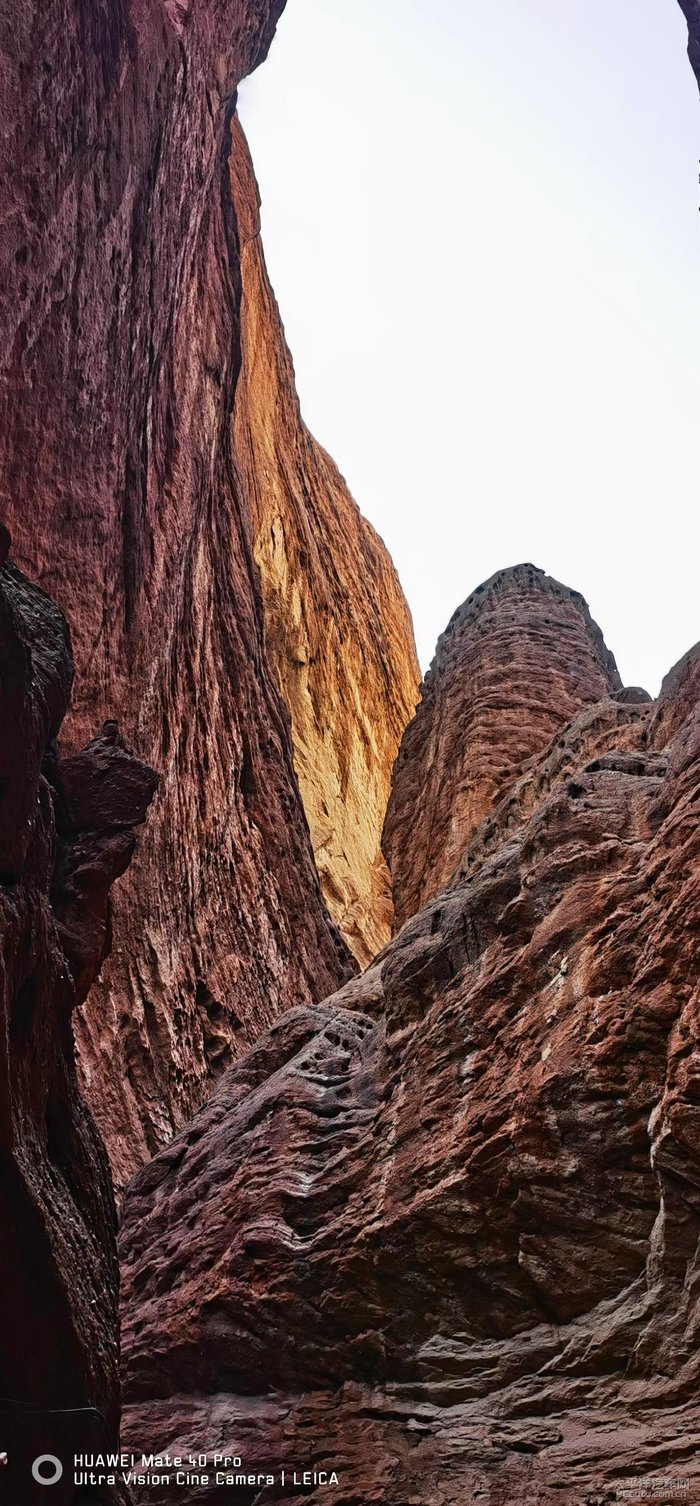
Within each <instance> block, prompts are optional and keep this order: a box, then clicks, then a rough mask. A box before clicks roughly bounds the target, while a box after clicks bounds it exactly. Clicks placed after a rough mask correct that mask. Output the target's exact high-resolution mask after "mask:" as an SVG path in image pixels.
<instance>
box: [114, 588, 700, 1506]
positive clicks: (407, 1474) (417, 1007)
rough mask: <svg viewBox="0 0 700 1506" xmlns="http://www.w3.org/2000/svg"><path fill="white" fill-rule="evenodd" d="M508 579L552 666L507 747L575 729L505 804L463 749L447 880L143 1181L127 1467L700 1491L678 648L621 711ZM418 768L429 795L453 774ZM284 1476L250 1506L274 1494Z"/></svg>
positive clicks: (693, 1114)
mask: <svg viewBox="0 0 700 1506" xmlns="http://www.w3.org/2000/svg"><path fill="white" fill-rule="evenodd" d="M516 585H517V587H518V589H517V592H516V593H515V594H513V593H512V592H509V603H508V614H507V619H506V620H507V622H508V625H509V628H508V631H509V633H510V634H511V639H510V641H511V642H513V643H515V642H519V643H523V644H528V643H530V644H542V643H545V642H547V644H548V652H547V655H546V656H544V655H543V656H542V658H541V659H540V662H539V666H538V664H537V661H536V659H531V661H530V663H531V672H530V677H529V684H528V707H529V708H530V710H529V711H528V710H527V709H525V708H524V707H523V704H522V697H521V695H520V690H519V687H520V685H521V683H522V681H521V679H520V661H519V660H518V659H517V658H516V660H515V697H516V699H517V700H518V703H519V715H518V726H519V742H518V748H520V747H521V746H522V747H524V748H526V749H528V748H529V749H532V748H533V747H534V746H536V742H537V740H538V739H540V737H541V735H542V711H541V708H542V706H543V705H545V706H550V705H551V704H552V700H553V699H554V702H555V705H556V694H557V687H560V694H563V692H562V691H561V687H567V686H571V687H572V688H571V689H570V690H567V691H566V694H568V695H569V696H570V714H571V720H569V721H568V722H567V724H566V725H561V724H559V725H558V726H557V727H556V730H555V733H554V736H553V737H552V738H550V740H549V742H548V745H547V746H545V747H543V748H541V751H540V753H539V756H532V757H531V758H530V761H529V763H528V766H527V768H526V769H524V770H522V771H521V772H519V774H518V777H517V778H516V779H515V783H514V785H513V786H512V788H510V789H506V790H505V791H504V792H503V793H502V794H501V796H500V798H499V794H498V791H497V790H496V791H494V780H493V777H492V770H493V768H494V761H493V759H492V758H491V757H489V758H486V759H484V761H483V763H482V765H481V767H482V769H483V770H484V779H485V790H484V799H483V809H484V810H486V811H487V814H486V816H485V819H484V820H483V821H482V823H481V824H480V825H478V824H476V821H474V822H470V821H467V822H466V824H465V827H464V831H465V839H466V841H467V843H468V846H467V850H466V852H463V853H462V854H461V860H460V865H459V872H458V874H457V875H456V876H455V878H454V880H453V882H452V883H451V886H450V889H449V891H448V892H446V893H443V894H439V895H436V896H435V897H433V898H432V899H431V900H430V901H429V903H428V904H427V905H426V906H425V907H424V908H423V909H421V910H420V911H419V913H418V914H416V915H415V916H414V917H413V918H412V919H411V920H409V922H408V923H407V924H406V925H404V927H403V929H402V930H401V932H400V933H399V935H398V936H397V937H396V939H395V940H394V941H393V942H392V943H391V945H390V946H389V947H388V948H387V949H386V950H385V952H384V953H383V954H382V956H381V957H380V958H379V959H377V961H376V963H375V964H374V966H373V967H372V968H371V969H370V970H369V972H368V973H367V974H366V975H365V976H364V977H363V978H359V979H356V980H353V981H352V982H351V983H349V984H348V985H347V986H346V987H345V988H344V989H343V990H342V991H341V992H340V993H338V994H337V995H336V996H335V997H333V998H331V999H330V1000H329V1001H327V1002H326V1003H325V1004H324V1005H322V1006H320V1007H317V1008H316V1009H298V1010H295V1011H293V1012H291V1013H290V1014H288V1015H286V1016H285V1017H284V1018H283V1019H282V1020H280V1021H279V1022H278V1023H277V1024H276V1025H275V1026H274V1027H273V1029H272V1030H271V1031H270V1032H269V1033H268V1034H267V1035H266V1036H265V1037H264V1038H263V1039H262V1040H261V1041H260V1042H259V1043H258V1045H257V1046H256V1047H255V1048H254V1049H253V1050H252V1051H251V1052H250V1053H249V1054H248V1056H247V1057H246V1058H245V1060H244V1061H243V1062H241V1063H240V1064H239V1065H237V1066H235V1067H233V1068H232V1069H230V1071H229V1072H227V1074H226V1075H225V1076H224V1077H223V1079H222V1081H221V1083H220V1085H219V1087H218V1088H217V1090H216V1092H215V1094H214V1095H213V1097H212V1098H211V1099H210V1101H209V1103H208V1104H207V1105H206V1107H205V1108H204V1109H203V1110H202V1111H201V1112H200V1114H199V1115H198V1116H197V1118H196V1119H195V1120H194V1122H193V1124H192V1125H191V1126H190V1128H189V1130H188V1131H187V1132H186V1133H185V1134H183V1135H182V1136H181V1137H179V1138H178V1139H176V1140H175V1142H174V1143H173V1145H172V1146H171V1147H170V1148H169V1150H168V1151H167V1152H166V1153H164V1154H162V1155H160V1156H158V1157H156V1159H155V1160H154V1161H153V1162H152V1163H151V1165H150V1166H149V1167H147V1168H146V1169H145V1170H144V1171H143V1172H142V1173H141V1174H140V1175H139V1176H138V1177H137V1178H136V1180H135V1182H134V1184H133V1186H132V1188H131V1189H130V1191H129V1193H128V1196H127V1201H126V1206H125V1216H124V1223H123V1228H122V1236H121V1244H122V1260H123V1272H124V1304H125V1316H124V1348H125V1378H126V1387H127V1400H128V1403H129V1405H128V1409H127V1417H126V1438H127V1440H128V1441H129V1442H130V1443H134V1444H135V1443H137V1441H138V1440H140V1439H141V1438H142V1437H143V1436H144V1433H146V1434H150V1435H152V1436H155V1435H157V1436H158V1437H159V1438H161V1439H163V1440H164V1444H165V1442H167V1444H168V1445H170V1446H172V1447H176V1446H180V1445H184V1441H185V1440H186V1439H191V1438H192V1437H196V1438H197V1439H198V1441H199V1444H200V1446H201V1448H202V1449H203V1450H204V1449H207V1448H209V1449H210V1450H212V1451H213V1450H215V1449H219V1450H221V1449H222V1447H224V1446H225V1444H226V1442H227V1440H231V1439H234V1438H235V1439H236V1440H237V1447H238V1449H239V1451H240V1452H241V1454H242V1455H243V1457H244V1459H245V1460H246V1461H247V1465H248V1467H249V1468H250V1469H251V1470H262V1471H265V1470H267V1469H268V1468H272V1469H273V1470H276V1471H279V1468H280V1467H281V1466H282V1465H286V1466H287V1468H288V1469H291V1468H293V1467H294V1465H295V1463H296V1464H300V1463H303V1461H304V1460H309V1459H312V1460H313V1464H314V1466H315V1467H316V1468H317V1469H327V1470H331V1469H335V1470H337V1471H338V1473H339V1482H338V1484H337V1485H333V1486H330V1487H323V1486H319V1487H318V1488H317V1489H314V1488H310V1489H307V1490H306V1491H305V1492H304V1494H305V1495H306V1497H307V1499H310V1500H312V1501H318V1502H321V1501H324V1502H326V1503H327V1506H358V1503H359V1502H362V1503H363V1506H368V1503H371V1502H376V1503H379V1502H382V1503H388V1506H407V1503H409V1502H413V1503H416V1506H418V1503H420V1506H463V1503H464V1502H465V1501H466V1500H472V1499H474V1500H476V1499H484V1500H486V1501H488V1502H491V1503H493V1506H496V1503H498V1506H511V1503H512V1506H515V1503H518V1506H519V1503H520V1502H524V1501H525V1500H527V1501H528V1502H533V1503H535V1506H545V1503H548V1506H549V1503H552V1502H554V1501H557V1502H559V1503H561V1506H574V1503H575V1506H579V1503H580V1502H581V1501H589V1502H593V1501H595V1502H599V1503H601V1502H608V1501H612V1500H614V1499H616V1493H617V1491H618V1490H619V1489H620V1488H621V1486H622V1485H623V1484H624V1482H625V1481H628V1482H629V1480H630V1477H641V1476H644V1475H645V1474H651V1475H652V1476H653V1478H654V1480H655V1482H656V1485H657V1486H658V1482H659V1480H660V1479H661V1478H662V1477H674V1478H678V1477H685V1478H689V1479H690V1482H691V1485H690V1490H689V1492H688V1493H686V1495H685V1499H687V1500H689V1501H692V1502H695V1501H698V1500H700V1463H699V1462H698V1461H699V1460H700V1452H699V1451H698V1443H699V1442H700V1409H699V1408H698V1402H697V1385H698V1379H699V1369H698V1367H699V1360H698V1352H697V1343H696V1331H697V1319H698V1309H697V1301H698V1298H697V1292H698V1270H697V1249H698V1239H699V1236H700V1223H699V1212H698V1205H697V1196H696V1191H695V1189H696V1187H697V1184H698V1181H699V1180H700V1140H699V1139H698V1125H697V1119H698V1107H697V1083H698V1080H699V1078H700V1056H699V1054H698V1050H697V1038H698V1018H697V1014H698V999H699V998H700V972H699V970H698V952H697V945H696V939H697V930H698V926H699V925H700V808H699V806H698V802H697V798H696V797H697V790H698V784H699V781H700V702H699V700H698V693H699V691H700V677H699V676H698V669H697V662H698V661H697V655H693V656H691V657H690V658H689V660H688V661H687V662H684V663H683V664H682V665H681V666H680V667H679V668H678V669H677V671H676V672H674V674H673V675H672V676H670V677H669V679H668V680H667V682H666V684H665V686H664V691H663V693H662V697H661V699H660V701H659V702H658V703H656V704H651V703H650V702H649V698H648V697H647V696H645V694H644V692H624V693H620V692H619V691H618V690H617V689H616V690H614V691H613V693H612V694H611V693H610V687H611V686H612V685H616V684H617V680H616V676H615V674H614V670H613V669H612V662H611V660H610V658H609V656H608V655H607V652H606V650H605V648H604V645H603V642H602V639H601V638H600V636H599V634H598V632H597V630H596V629H594V628H593V625H592V624H591V623H590V619H588V617H587V614H586V611H585V607H584V605H583V603H582V602H581V599H580V598H578V597H576V596H575V595H573V594H572V593H569V592H565V591H564V590H563V588H559V587H557V588H555V587H554V586H553V585H552V584H551V583H547V582H544V581H542V580H539V579H532V580H530V579H529V578H526V579H524V580H523V579H520V578H519V577H518V576H516ZM481 599H482V598H481V596H478V597H477V600H479V601H481ZM497 605H498V603H495V604H494V603H492V604H489V602H488V600H487V601H486V602H485V605H484V619H483V623H484V626H483V641H482V639H481V637H480V635H479V634H478V633H477V632H476V631H475V622H474V614H473V612H472V610H471V609H469V611H468V613H467V614H460V616H458V622H459V620H460V618H461V620H462V621H464V619H465V616H466V617H467V619H468V620H469V624H470V629H469V632H464V633H462V634H460V635H459V638H458V639H457V642H458V643H461V649H462V653H463V656H464V657H463V659H462V664H461V675H460V673H459V659H458V649H457V644H456V643H455V644H454V645H452V653H451V659H452V673H451V674H450V676H449V677H448V676H445V677H440V678H438V679H437V682H435V681H434V682H433V687H434V688H433V692H432V695H433V701H434V705H433V717H434V720H435V724H436V725H439V726H444V725H445V721H446V711H447V708H446V707H445V706H442V705H441V704H440V698H441V696H442V695H443V694H444V696H445V698H446V699H447V700H448V702H449V708H450V715H451V716H453V715H457V714H458V713H459V710H460V708H459V688H458V687H459V685H460V684H461V687H462V696H463V699H464V703H465V704H464V707H463V708H462V711H463V712H466V710H467V708H468V713H469V718H470V720H471V722H472V723H473V724H475V725H479V724H480V716H479V711H480V708H479V705H478V689H477V684H476V682H475V678H474V663H475V652H474V639H475V637H476V639H477V642H478V644H479V656H480V658H479V662H480V663H482V664H484V663H486V662H487V660H488V658H489V655H488V639H489V634H493V635H494V640H495V643H499V642H501V634H502V622H503V614H502V613H501V611H500V610H494V609H493V608H494V606H497ZM554 614H556V615H557V618H559V616H560V615H561V617H562V621H561V623H560V626H559V630H558V632H557V633H556V634H552V635H551V636H550V635H549V634H548V631H547V629H548V627H549V626H550V625H551V618H552V615H554ZM547 618H549V619H550V622H549V623H548V622H547V620H546V619H547ZM572 640H574V641H575V643H576V655H575V663H576V665H578V672H577V673H575V665H574V660H572V655H571V644H572ZM495 643H494V645H493V646H494V647H495ZM494 657H495V655H494ZM581 666H583V668H582V667H581ZM586 674H587V675H588V676H589V678H586V677H585V676H586ZM596 677H597V679H598V698H597V699H596V700H593V699H592V697H591V696H590V695H589V694H588V691H589V689H590V686H591V682H592V680H593V681H595V678H596ZM478 684H479V685H480V687H481V690H482V693H483V694H484V696H485V697H486V698H487V701H488V705H489V706H491V705H492V690H491V685H492V682H491V680H490V678H489V676H488V674H483V676H482V677H481V679H480V681H479V682H478ZM581 688H582V689H583V694H581V693H580V690H581ZM550 690H551V691H552V692H553V693H552V694H550ZM501 697H502V703H503V706H504V708H505V707H507V705H508V687H507V683H506V681H505V680H503V681H502V682H501ZM580 702H584V703H585V704H583V705H580ZM559 704H561V702H560V703H559ZM420 715H421V713H420V711H419V713H418V716H419V717H420ZM528 716H530V717H531V718H532V725H531V727H530V728H529V729H528V727H527V726H526V725H525V723H526V722H527V717H528ZM556 720H557V721H559V718H558V717H557V718H556ZM498 725H503V723H502V722H501V723H499V724H498ZM528 733H530V734H531V735H528ZM407 741H408V745H409V747H410V746H411V739H410V735H409V739H408V740H407ZM418 757H419V759H420V760H422V759H423V757H424V753H423V745H422V743H421V742H420V741H419V742H418ZM519 764H520V758H518V761H517V764H516V763H515V761H513V762H512V764H511V770H510V772H511V774H512V773H514V772H515V771H516V769H517V768H518V767H519ZM422 767H423V770H424V777H425V785H424V787H423V790H422V795H423V799H424V801H425V803H426V804H429V803H430V801H431V799H434V797H435V793H436V792H435V790H434V789H433V788H432V786H431V780H432V779H433V778H434V779H435V782H436V783H437V785H438V788H439V789H440V788H442V781H443V768H442V765H441V764H439V763H436V764H434V765H433V769H432V771H431V769H430V768H429V766H428V765H427V763H423V764H422ZM498 768H499V769H503V768H505V763H504V760H503V759H501V760H500V762H499V763H498ZM409 773H410V770H409V768H408V760H406V762H405V766H402V769H401V771H400V777H409ZM479 794H480V791H479V788H478V785H477V787H476V789H475V791H474V795H475V798H476V802H477V804H478V798H479ZM425 831H426V835H427V838H430V835H431V829H430V827H427V828H425ZM288 1479H289V1476H288ZM277 1480H278V1483H277V1484H276V1486H275V1487H274V1489H273V1488H270V1489H260V1490H259V1491H257V1493H256V1492H255V1491H252V1490H251V1492H250V1493H249V1497H246V1499H248V1498H249V1499H250V1501H253V1500H255V1501H259V1502H261V1503H262V1502H264V1501H266V1500H270V1501H271V1500H275V1501H278V1502H282V1501H285V1502H286V1501H291V1500H292V1499H296V1497H297V1494H298V1492H297V1491H295V1490H294V1489H293V1488H291V1487H290V1486H289V1485H287V1486H286V1487H285V1488H284V1489H283V1488H281V1486H280V1484H279V1474H278V1475H277ZM213 1498H214V1497H213V1495H212V1493H211V1492H210V1491H208V1490H207V1488H205V1487H203V1488H202V1489H201V1490H199V1489H198V1490H192V1491H190V1492H185V1493H184V1494H183V1496H182V1499H183V1500H187V1501H188V1502H189V1501H192V1502H194V1501H198V1502H203V1501H206V1500H209V1499H213ZM137 1499H139V1500H144V1501H153V1502H155V1501H161V1500H162V1501H163V1502H165V1500H166V1499H167V1495H166V1494H165V1493H162V1492H161V1493H159V1492H158V1490H157V1489H154V1490H152V1491H143V1492H141V1493H139V1494H138V1495H137Z"/></svg>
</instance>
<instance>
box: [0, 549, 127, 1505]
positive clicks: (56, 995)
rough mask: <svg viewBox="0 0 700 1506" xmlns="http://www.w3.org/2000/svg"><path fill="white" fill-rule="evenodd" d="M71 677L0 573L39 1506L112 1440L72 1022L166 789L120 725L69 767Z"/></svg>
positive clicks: (60, 632)
mask: <svg viewBox="0 0 700 1506" xmlns="http://www.w3.org/2000/svg"><path fill="white" fill-rule="evenodd" d="M0 542H1V543H2V555H3V558H4V554H5V552H6V549H7V542H8V541H7V535H6V533H5V530H2V540H1V541H0ZM72 673H73V670H72V661H71V655H70V647H69V642H68V634H67V630H66V626H65V622H64V620H63V618H62V617H61V614H60V613H59V611H58V610H57V608H56V607H55V606H54V604H53V603H52V602H51V600H50V599H49V598H48V597H47V596H45V595H44V593H43V592H42V591H40V590H39V589H37V587H36V586H33V585H30V583H29V581H28V580H27V579H26V578H25V577H24V576H23V575H22V574H20V572H19V571H18V570H16V569H15V568H14V566H12V565H9V564H7V563H0V1017H1V1019H0V1028H1V1030H2V1051H1V1052H0V1060H1V1067H0V1201H1V1204H2V1217H1V1218H0V1335H1V1342H0V1447H1V1448H2V1450H3V1451H4V1452H6V1453H7V1456H8V1463H7V1467H6V1469H5V1470H3V1474H2V1488H3V1492H4V1491H5V1490H7V1492H8V1495H7V1499H8V1500H10V1499H11V1500H12V1501H13V1502H17V1503H18V1506H24V1503H26V1502H29V1501H32V1502H33V1501H35V1500H36V1501H39V1500H41V1499H42V1497H43V1494H44V1487H42V1486H40V1485H33V1483H32V1480H31V1475H30V1466H31V1461H32V1459H34V1458H35V1457H36V1456H37V1455H38V1454H41V1453H53V1454H56V1455H57V1456H58V1457H59V1458H60V1459H62V1460H63V1462H64V1464H65V1466H66V1477H65V1479H64V1481H63V1483H62V1484H61V1485H59V1486H57V1487H55V1488H54V1490H53V1498H54V1499H55V1500H56V1501H57V1503H58V1506H62V1503H64V1502H68V1501H72V1500H73V1486H72V1483H70V1482H71V1481H72V1477H73V1465H72V1456H73V1454H74V1453H75V1452H77V1451H79V1450H83V1449H86V1448H87V1449H95V1450H96V1451H99V1450H100V1449H104V1448H107V1447H110V1446H111V1447H112V1448H114V1447H115V1445H116V1442H117V1439H118V1423H119V1384H118V1370H117V1349H118V1345H117V1294H118V1270H117V1257H116V1244H115V1223H116V1218H115V1212H114V1203H113V1198H112V1188H111V1182H110V1176H109V1169H108V1163H107V1157H106V1154H105V1151H104V1147H103V1146H102V1144H101V1142H100V1139H99V1136H98V1134H97V1132H96V1130H95V1127H94V1125H93V1122H92V1119H91V1118H90V1115H89V1114H88V1113H87V1111H86V1109H85V1108H84V1106H83V1104H82V1102H81V1099H80V1096H79V1093H78V1085H77V1080H76V1072H75V1060H74V1045H73V1034H72V1011H73V1010H74V1009H75V1007H76V1005H77V1004H79V1003H80V1002H81V1001H82V1000H83V999H84V998H85V996H86V994H87V991H88V989H89V987H90V985H91V983H92V981H93V980H94V978H95V977H96V975H97V972H98V971H99V968H100V966H101V964H102V961H103V960H104V958H105V956H106V955H107V952H108V950H109V946H110V940H111V927H110V914H109V889H110V885H111V884H112V883H113V881H114V880H115V878H117V877H119V875H121V874H122V873H123V872H124V870H125V868H126V866H127V864H128V862H129V860H130V858H131V855H132V853H133V850H134V844H135V837H134V827H135V826H138V825H140V823H141V822H142V821H143V820H144V817H145V814H146V810H147V807H148V804H149V802H150V800H151V797H152V795H153V793H154V790H155V786H156V782H157V781H156V778H155V775H154V774H153V772H152V770H151V769H149V768H148V767H147V766H145V765H144V764H142V763H140V762H139V761H138V760H137V759H135V758H133V757H132V756H131V755H130V754H129V753H128V752H127V751H126V749H125V747H124V745H123V743H122V742H121V740H120V738H119V736H118V734H117V731H116V728H115V727H114V725H110V726H108V727H106V728H105V730H104V732H103V734H102V735H101V736H100V737H98V738H97V739H96V740H95V741H93V742H92V743H91V744H90V745H89V746H88V747H87V748H85V749H84V750H83V751H82V752H81V753H78V754H77V755H76V756H75V757H73V758H70V759H67V760H62V759H61V757H60V754H59V751H58V747H57V744H56V742H55V738H56V735H57V733H58V731H59V728H60V725H61V722H62V719H63V717H64V715H65V712H66V709H67V707H68V702H69V697H70V689H71V682H72ZM69 1467H70V1468H69ZM107 1498H108V1497H107V1496H104V1497H103V1499H105V1500H107ZM112 1498H113V1496H112V1494H111V1493H110V1494H109V1499H110V1500H111V1499H112ZM116 1498H117V1493H116V1492H115V1493H114V1499H116ZM119 1499H121V1496H119Z"/></svg>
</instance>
